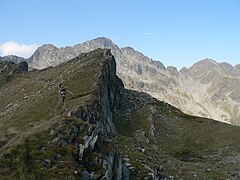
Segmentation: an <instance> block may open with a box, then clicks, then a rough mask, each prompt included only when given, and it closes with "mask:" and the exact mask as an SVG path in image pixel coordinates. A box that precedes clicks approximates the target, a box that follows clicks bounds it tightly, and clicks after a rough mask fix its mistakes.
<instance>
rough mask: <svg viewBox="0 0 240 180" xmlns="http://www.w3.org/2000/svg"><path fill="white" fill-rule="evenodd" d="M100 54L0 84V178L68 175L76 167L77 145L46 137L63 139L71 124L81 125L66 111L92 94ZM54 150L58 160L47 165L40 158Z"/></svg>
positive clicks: (90, 98) (90, 99)
mask: <svg viewBox="0 0 240 180" xmlns="http://www.w3.org/2000/svg"><path fill="white" fill-rule="evenodd" d="M102 53H103V51H102V50H97V51H95V52H94V53H91V54H88V56H84V55H83V56H84V57H79V58H76V59H74V60H71V61H69V62H67V63H64V64H62V65H60V66H57V67H56V68H47V69H44V70H41V71H32V72H28V73H25V74H18V75H15V77H14V78H13V79H12V81H10V82H7V83H4V84H3V85H2V86H1V87H0V91H1V94H0V98H1V104H0V113H2V115H1V116H0V147H1V148H0V172H1V173H0V178H1V176H2V178H3V177H4V178H9V179H11V178H20V179H21V178H22V179H26V178H30V179H32V178H34V179H35V178H46V179H48V178H57V177H59V176H63V177H66V178H67V177H68V178H70V179H71V178H74V173H73V171H74V170H76V168H77V167H78V168H81V167H79V164H77V163H76V161H75V160H74V159H73V153H74V152H76V151H77V147H71V145H69V146H66V147H62V148H60V146H59V141H60V140H58V141H57V142H55V141H52V139H53V138H54V137H55V136H58V137H61V138H62V140H63V139H65V138H66V139H67V138H68V133H69V131H70V130H71V127H73V126H78V127H79V126H82V125H83V124H84V122H82V121H77V120H76V119H74V118H72V117H69V116H68V113H69V112H71V111H72V110H75V109H76V108H78V107H80V106H83V105H84V106H87V105H88V104H91V103H93V101H94V99H95V98H96V97H95V91H96V90H97V88H98V85H97V83H99V77H100V75H101V71H102V66H101V65H100V63H102V62H103V60H104V58H103V55H102ZM59 83H62V84H63V85H64V86H65V87H66V89H67V98H66V101H65V105H63V104H62V103H61V101H60V98H59V95H58V93H59V87H58V86H59ZM87 126H88V125H85V124H84V125H83V127H85V128H84V129H83V131H82V132H81V135H82V136H84V134H86V133H87V132H86V130H85V129H87V128H88V127H87ZM59 129H60V130H59ZM61 129H62V130H61ZM80 137H81V136H80ZM76 141H81V138H80V139H79V140H78V139H77V140H76ZM41 148H42V150H41ZM57 154H61V156H62V157H61V161H57V162H56V163H55V164H54V163H53V164H54V168H53V167H51V168H50V167H47V165H48V163H45V162H44V159H47V161H48V159H50V160H51V161H52V160H54V157H53V156H56V155H57ZM54 169H55V170H54ZM59 169H60V170H59ZM59 173H60V174H59Z"/></svg>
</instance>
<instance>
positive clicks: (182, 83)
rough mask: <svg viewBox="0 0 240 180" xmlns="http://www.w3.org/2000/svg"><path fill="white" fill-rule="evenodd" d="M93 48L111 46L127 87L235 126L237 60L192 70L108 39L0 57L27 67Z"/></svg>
mask: <svg viewBox="0 0 240 180" xmlns="http://www.w3.org/2000/svg"><path fill="white" fill-rule="evenodd" d="M97 48H108V49H111V51H112V54H113V55H114V56H115V58H116V63H117V74H118V75H119V77H120V78H121V79H122V80H123V82H124V85H125V87H126V88H128V89H133V90H137V91H142V92H147V93H149V94H150V95H152V96H153V97H155V98H157V99H159V100H163V101H165V102H167V103H169V104H171V105H173V106H175V107H177V108H179V109H181V110H182V111H183V112H185V113H188V114H191V115H196V116H202V117H208V118H212V119H215V120H219V121H223V122H226V123H231V124H234V125H239V123H240V89H239V87H240V64H238V65H236V66H232V65H231V64H228V63H225V62H224V63H217V62H215V61H214V60H212V59H204V60H201V61H199V62H197V63H195V64H194V65H193V66H191V67H190V68H182V69H181V70H180V71H178V70H177V68H175V67H172V66H169V67H165V66H164V65H163V64H162V63H161V62H160V61H155V60H153V59H151V58H148V57H147V56H145V55H143V54H142V53H140V52H138V51H136V50H134V49H133V48H131V47H124V48H119V47H118V46H117V45H116V44H114V43H113V42H112V41H111V40H110V39H107V38H96V39H93V40H91V41H87V42H84V43H81V44H78V45H75V46H68V47H64V48H57V47H56V46H54V45H51V44H46V45H43V46H41V47H39V48H38V49H37V50H36V51H35V52H34V54H33V55H32V56H31V57H30V58H29V59H23V58H20V57H16V56H5V57H1V58H0V60H4V61H14V62H20V61H23V60H26V61H27V62H28V63H29V67H30V68H35V69H43V68H46V67H49V66H56V65H58V64H60V63H62V62H65V61H68V60H70V59H72V58H74V57H76V56H78V55H79V54H80V53H87V52H89V51H92V50H94V49H97Z"/></svg>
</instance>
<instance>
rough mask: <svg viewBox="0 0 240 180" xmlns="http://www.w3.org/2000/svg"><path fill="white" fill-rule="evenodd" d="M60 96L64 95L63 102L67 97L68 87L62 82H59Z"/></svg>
mask: <svg viewBox="0 0 240 180" xmlns="http://www.w3.org/2000/svg"><path fill="white" fill-rule="evenodd" d="M59 88H60V96H61V97H62V102H63V103H64V100H65V99H66V89H65V88H64V87H63V85H62V83H60V84H59Z"/></svg>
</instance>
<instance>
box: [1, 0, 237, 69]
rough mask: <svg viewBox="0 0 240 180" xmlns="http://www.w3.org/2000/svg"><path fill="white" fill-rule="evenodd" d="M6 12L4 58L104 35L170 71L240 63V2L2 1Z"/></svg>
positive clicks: (3, 21)
mask: <svg viewBox="0 0 240 180" xmlns="http://www.w3.org/2000/svg"><path fill="white" fill-rule="evenodd" d="M0 8H1V11H0V15H1V20H0V23H1V28H0V55H5V54H6V53H8V52H12V49H15V51H17V50H16V49H19V51H20V49H21V48H23V51H30V50H31V49H34V48H36V47H37V46H39V45H42V44H44V43H52V44H54V45H56V46H58V47H62V46H67V45H74V44H78V43H81V42H84V41H87V40H91V39H93V38H96V37H102V36H104V37H108V38H110V39H112V40H113V42H115V43H116V44H117V45H118V46H120V47H124V46H131V47H133V48H134V49H136V50H138V51H140V52H142V53H144V54H145V55H147V56H149V57H151V58H153V59H156V60H160V61H161V62H163V63H164V65H166V66H168V65H173V66H176V67H178V68H180V67H183V66H187V67H189V66H190V65H192V64H193V63H194V62H196V61H198V60H201V59H204V58H212V59H214V60H216V61H218V62H222V61H227V62H229V63H231V64H233V65H235V64H238V63H240V48H239V47H240V34H239V33H240V0H198V1H197V0H148V1H147V0H121V1H114V0H0ZM6 43H8V45H6ZM23 46H24V47H23ZM5 47H7V48H5ZM18 47H19V48H18ZM3 48H5V49H4V50H5V51H4V52H3ZM7 50H8V51H7ZM23 55H25V56H27V55H26V54H23Z"/></svg>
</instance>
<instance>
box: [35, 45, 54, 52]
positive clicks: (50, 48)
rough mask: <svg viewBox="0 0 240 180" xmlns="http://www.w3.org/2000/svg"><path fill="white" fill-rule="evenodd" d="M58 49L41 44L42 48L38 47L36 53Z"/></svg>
mask: <svg viewBox="0 0 240 180" xmlns="http://www.w3.org/2000/svg"><path fill="white" fill-rule="evenodd" d="M57 49H58V48H57V47H56V46H54V45H53V44H43V45H42V46H40V47H39V48H37V50H36V51H39V50H42V51H45V50H57Z"/></svg>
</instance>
